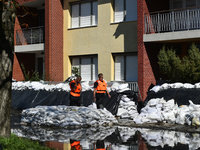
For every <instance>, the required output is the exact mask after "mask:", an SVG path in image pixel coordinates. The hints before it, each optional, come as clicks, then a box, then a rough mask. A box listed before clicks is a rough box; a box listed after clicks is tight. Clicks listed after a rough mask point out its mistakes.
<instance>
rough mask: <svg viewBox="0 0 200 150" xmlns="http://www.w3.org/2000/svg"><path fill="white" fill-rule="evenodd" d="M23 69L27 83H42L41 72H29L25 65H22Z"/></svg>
mask: <svg viewBox="0 0 200 150" xmlns="http://www.w3.org/2000/svg"><path fill="white" fill-rule="evenodd" d="M21 68H22V72H23V74H24V80H25V81H40V80H41V77H40V75H39V72H37V71H33V72H30V71H29V70H26V69H25V67H24V65H23V64H21Z"/></svg>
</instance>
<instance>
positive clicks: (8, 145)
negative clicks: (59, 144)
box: [0, 134, 53, 150]
mask: <svg viewBox="0 0 200 150" xmlns="http://www.w3.org/2000/svg"><path fill="white" fill-rule="evenodd" d="M0 145H1V146H3V150H53V149H51V148H47V147H43V146H41V145H40V144H39V143H38V142H35V141H31V140H29V139H24V138H20V137H17V136H16V135H14V134H11V137H10V138H3V137H0Z"/></svg>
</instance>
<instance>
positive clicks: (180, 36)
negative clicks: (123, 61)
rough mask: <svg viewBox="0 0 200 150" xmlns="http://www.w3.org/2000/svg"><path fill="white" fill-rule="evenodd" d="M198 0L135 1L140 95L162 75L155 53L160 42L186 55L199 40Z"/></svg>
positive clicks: (181, 55) (180, 54)
mask: <svg viewBox="0 0 200 150" xmlns="http://www.w3.org/2000/svg"><path fill="white" fill-rule="evenodd" d="M199 6H200V1H199V0H165V1H160V0H153V1H152V0H138V74H139V76H138V84H139V86H140V89H141V91H140V92H141V94H142V97H144V98H145V97H146V92H147V91H148V88H149V87H150V85H151V84H156V81H157V80H159V79H160V78H164V77H163V76H162V74H160V72H159V66H158V64H157V55H158V53H159V51H160V49H161V48H162V46H163V45H166V46H167V47H169V48H173V49H175V50H176V53H177V55H179V56H180V57H183V56H185V55H187V50H188V49H189V47H190V45H191V44H192V43H196V44H197V46H198V43H199V40H200V30H199V29H200V17H199V16H200V7H199Z"/></svg>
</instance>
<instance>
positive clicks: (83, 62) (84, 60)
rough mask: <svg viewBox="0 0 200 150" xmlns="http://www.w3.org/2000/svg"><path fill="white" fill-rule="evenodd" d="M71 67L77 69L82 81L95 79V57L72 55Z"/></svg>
mask: <svg viewBox="0 0 200 150" xmlns="http://www.w3.org/2000/svg"><path fill="white" fill-rule="evenodd" d="M71 62H72V68H73V67H76V68H78V69H79V73H80V75H81V77H82V81H95V80H96V79H97V78H98V77H97V76H98V59H97V57H81V58H80V57H73V58H71Z"/></svg>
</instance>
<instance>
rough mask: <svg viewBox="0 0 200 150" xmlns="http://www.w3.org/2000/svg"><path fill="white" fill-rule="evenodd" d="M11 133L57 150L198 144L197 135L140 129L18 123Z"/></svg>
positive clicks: (199, 136)
mask: <svg viewBox="0 0 200 150" xmlns="http://www.w3.org/2000/svg"><path fill="white" fill-rule="evenodd" d="M12 132H13V133H15V134H17V135H18V136H20V137H26V138H30V139H33V140H39V141H43V142H44V143H45V145H46V146H47V147H54V148H56V149H58V150H70V149H71V148H70V147H76V146H75V145H76V144H77V145H79V146H80V147H81V149H83V150H95V149H100V148H101V149H108V150H136V149H137V150H151V149H181V150H183V149H189V150H195V149H199V147H200V134H197V133H196V134H195V133H183V132H176V131H167V130H152V129H144V128H131V127H112V128H110V127H100V128H83V129H55V128H40V127H31V126H22V127H21V128H18V129H12ZM74 143H76V144H74Z"/></svg>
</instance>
